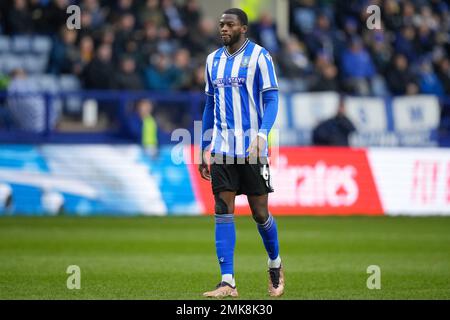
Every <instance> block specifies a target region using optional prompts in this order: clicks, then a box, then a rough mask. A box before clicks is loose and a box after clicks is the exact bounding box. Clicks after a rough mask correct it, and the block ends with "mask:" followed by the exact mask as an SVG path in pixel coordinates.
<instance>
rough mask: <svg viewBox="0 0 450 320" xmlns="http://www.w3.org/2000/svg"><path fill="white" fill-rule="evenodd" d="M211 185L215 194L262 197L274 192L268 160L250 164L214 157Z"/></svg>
mask: <svg viewBox="0 0 450 320" xmlns="http://www.w3.org/2000/svg"><path fill="white" fill-rule="evenodd" d="M211 159H212V161H211V167H210V170H211V185H212V190H213V194H218V193H219V192H223V191H234V192H236V194H245V195H249V196H260V195H264V194H267V193H270V192H273V187H272V178H271V176H270V169H269V163H268V161H267V158H264V159H260V160H258V161H257V163H249V162H248V160H246V159H243V158H225V157H222V156H220V157H218V155H212V157H211Z"/></svg>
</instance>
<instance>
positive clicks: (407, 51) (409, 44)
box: [394, 26, 418, 63]
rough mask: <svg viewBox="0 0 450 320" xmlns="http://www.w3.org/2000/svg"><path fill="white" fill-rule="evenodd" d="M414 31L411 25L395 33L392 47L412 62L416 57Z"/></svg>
mask: <svg viewBox="0 0 450 320" xmlns="http://www.w3.org/2000/svg"><path fill="white" fill-rule="evenodd" d="M415 38H416V31H415V30H414V28H413V27H411V26H407V27H404V28H402V29H401V31H400V32H398V33H397V35H396V37H395V41H394V48H395V51H396V52H397V53H401V54H403V55H404V56H406V57H407V58H408V61H409V62H410V63H411V62H414V61H415V60H416V57H417V54H416V53H417V52H418V50H417V48H416V41H415Z"/></svg>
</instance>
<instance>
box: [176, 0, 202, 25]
mask: <svg viewBox="0 0 450 320" xmlns="http://www.w3.org/2000/svg"><path fill="white" fill-rule="evenodd" d="M181 12H182V14H183V21H184V24H185V25H186V28H187V29H188V30H191V29H196V28H197V26H198V24H199V23H200V18H201V15H202V14H201V12H200V6H199V4H198V2H197V0H186V1H185V3H184V5H183V8H182V10H181Z"/></svg>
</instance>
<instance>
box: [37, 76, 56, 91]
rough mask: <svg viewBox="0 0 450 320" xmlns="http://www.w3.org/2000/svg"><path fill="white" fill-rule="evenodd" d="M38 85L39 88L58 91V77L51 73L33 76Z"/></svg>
mask: <svg viewBox="0 0 450 320" xmlns="http://www.w3.org/2000/svg"><path fill="white" fill-rule="evenodd" d="M33 79H34V80H35V81H37V83H38V85H39V89H40V90H43V91H47V92H51V93H56V92H58V91H59V86H58V79H57V77H56V76H54V75H52V74H40V75H36V76H35V77H33Z"/></svg>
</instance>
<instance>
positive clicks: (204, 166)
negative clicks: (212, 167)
mask: <svg viewBox="0 0 450 320" xmlns="http://www.w3.org/2000/svg"><path fill="white" fill-rule="evenodd" d="M198 171H200V175H201V176H202V178H203V179H205V180H208V181H211V173H210V172H209V166H208V160H207V159H206V153H205V152H204V151H203V150H202V151H200V164H199V165H198Z"/></svg>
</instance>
